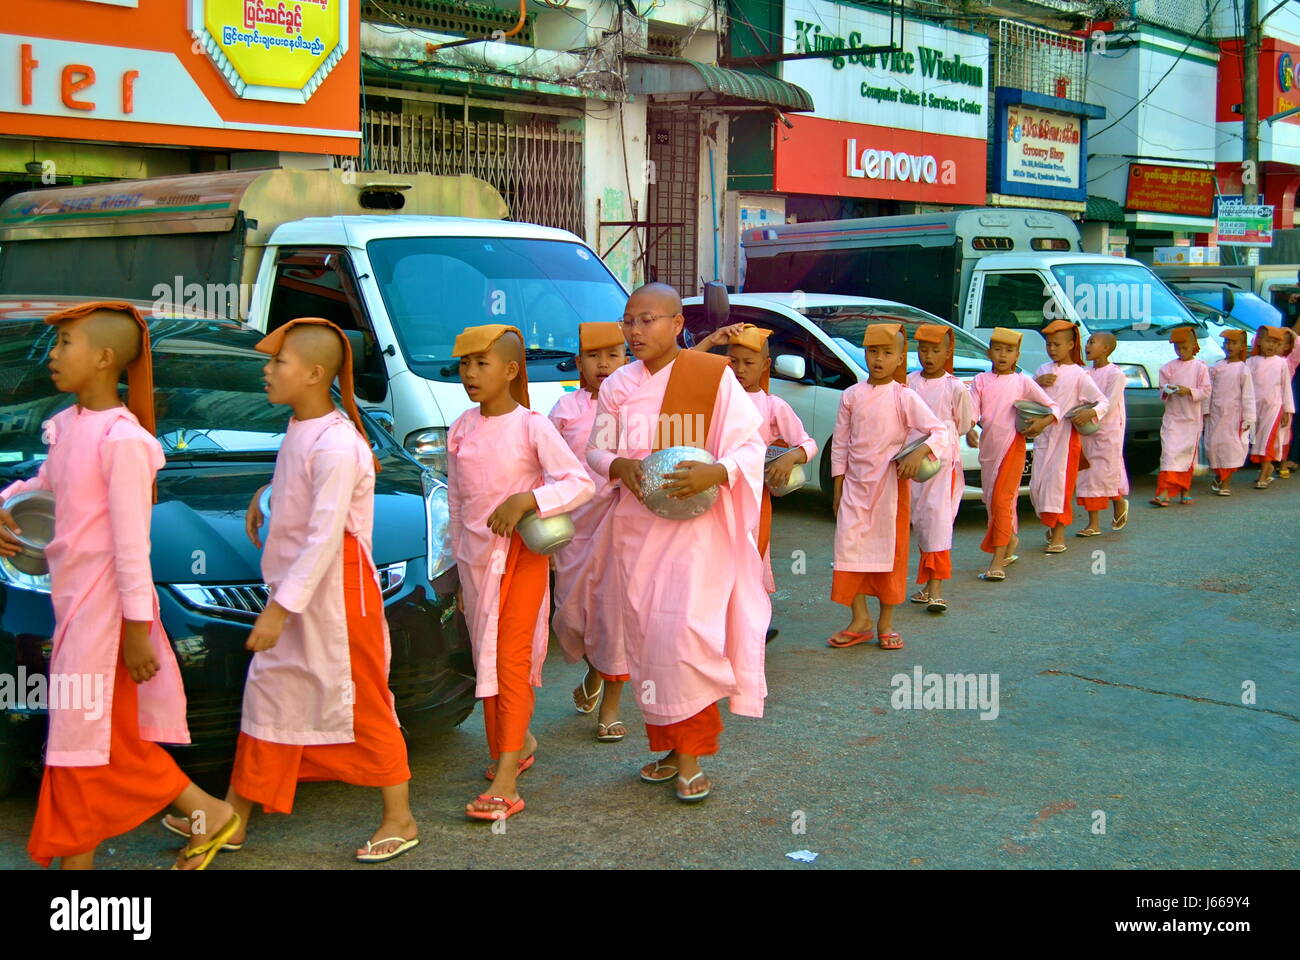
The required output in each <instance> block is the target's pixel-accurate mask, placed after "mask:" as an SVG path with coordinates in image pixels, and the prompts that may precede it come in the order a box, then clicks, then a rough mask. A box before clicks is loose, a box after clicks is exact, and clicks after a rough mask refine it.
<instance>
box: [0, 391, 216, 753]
mask: <svg viewBox="0 0 1300 960" xmlns="http://www.w3.org/2000/svg"><path fill="white" fill-rule="evenodd" d="M45 438H46V440H47V442H48V443H49V444H50V452H49V457H48V459H47V460H46V461H45V462H44V463H43V464H41V468H40V471H39V472H38V473H37V475H36V476H35V477H33V478H32V479H30V480H19V481H16V482H14V483H11V484H9V486H7V487H5V489H4V490H3V491H0V497H3V498H4V499H5V500H8V499H9V498H10V497H12V496H15V495H17V494H19V493H24V492H27V491H29V490H48V491H50V492H51V493H53V495H54V511H55V520H54V539H53V540H51V541H50V543H49V544H48V546H46V548H45V556H46V559H47V560H48V561H49V565H50V599H51V600H52V601H53V604H54V638H53V651H52V653H51V655H50V670H49V675H50V681H51V685H50V690H51V702H50V704H49V707H50V709H49V720H50V731H49V739H48V741H47V745H46V750H45V762H46V763H47V764H49V765H50V766H54V767H97V766H103V765H104V764H106V763H108V762H109V759H110V758H109V743H110V740H111V733H112V727H111V723H112V711H113V693H114V690H113V687H114V679H115V678H116V675H117V663H118V659H119V657H120V656H121V652H120V651H121V636H122V633H121V631H122V621H123V620H124V619H125V620H135V621H148V622H149V623H150V627H149V641H150V644H151V645H152V647H153V652H154V656H155V657H156V658H157V660H158V664H159V667H160V669H159V671H158V673H157V674H155V675H154V676H153V678H152V679H150V680H148V681H146V682H145V683H142V684H141V685H140V695H139V722H140V736H141V737H142V738H143V739H145V740H152V741H155V742H158V743H189V742H190V735H189V729H188V727H187V726H186V722H185V690H184V688H183V687H182V685H181V674H180V668H179V667H178V666H177V665H176V656H175V654H174V653H173V652H172V647H171V643H169V642H168V640H167V635H166V634H165V633H164V632H163V629H162V624H161V622H160V620H159V616H158V595H157V593H156V592H155V590H154V584H153V573H152V571H151V568H150V565H149V522H150V518H151V512H152V502H151V500H152V490H153V482H154V477H155V475H156V474H157V472H158V470H159V469H161V467H162V465H163V463H164V458H163V452H162V447H161V446H159V444H158V441H157V440H156V439H155V438H154V437H153V436H152V435H150V434H149V433H148V432H147V431H145V430H144V429H143V428H142V427H141V426H140V422H139V421H138V420H136V418H135V415H134V414H133V413H131V412H130V411H129V410H127V408H126V407H111V408H109V409H108V410H86V409H84V408H83V407H81V406H79V405H78V406H73V407H69V408H68V409H67V410H63V411H60V412H59V413H58V414H56V415H55V416H53V417H51V418H50V419H49V420H48V421H46V423H45ZM56 684H58V685H59V686H58V687H57V688H56ZM74 685H75V686H76V687H78V688H79V691H80V692H79V693H76V692H73V686H74ZM56 689H59V690H61V691H63V694H62V699H61V700H60V701H59V702H55V694H54V691H55V690H56ZM64 701H67V702H64Z"/></svg>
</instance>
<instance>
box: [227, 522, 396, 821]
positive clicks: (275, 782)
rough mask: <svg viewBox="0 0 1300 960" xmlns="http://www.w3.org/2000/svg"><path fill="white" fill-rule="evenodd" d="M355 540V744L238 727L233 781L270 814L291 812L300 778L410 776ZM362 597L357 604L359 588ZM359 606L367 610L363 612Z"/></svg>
mask: <svg viewBox="0 0 1300 960" xmlns="http://www.w3.org/2000/svg"><path fill="white" fill-rule="evenodd" d="M358 553H359V551H358V549H357V544H356V540H355V538H354V537H353V536H352V534H350V533H344V534H343V599H344V608H345V610H346V612H347V621H348V655H349V659H350V661H351V663H352V684H353V686H354V687H355V689H356V697H355V702H354V703H353V705H352V732H353V736H354V737H355V739H354V741H353V742H352V743H326V744H313V745H310V746H307V745H303V744H300V743H272V742H271V741H269V740H259V739H258V738H257V737H250V736H249V735H248V734H246V733H240V735H239V743H238V744H237V745H236V747H235V769H234V771H233V772H232V773H231V775H230V786H231V787H232V788H233V789H234V791H235V792H236V793H238V794H239V795H240V796H241V797H245V798H247V799H249V800H252V801H253V802H254V803H260V804H261V805H262V809H263V810H264V811H266V812H267V813H292V812H293V800H294V795H295V794H296V793H297V789H298V784H299V783H305V782H317V781H322V780H338V781H341V782H343V783H350V784H353V785H355V786H359V787H395V786H397V785H398V784H399V783H405V782H406V781H408V780H410V779H411V770H410V767H408V766H407V762H406V741H405V740H403V739H402V730H401V728H400V727H399V726H398V723H397V717H396V716H395V715H394V714H393V694H392V692H391V691H390V690H389V689H388V672H387V669H386V665H385V663H384V628H383V616H384V604H383V597H382V596H381V595H380V592H379V585H378V584H377V583H376V582H375V576H374V568H373V567H372V566H370V564H369V563H368V562H367V563H365V564H364V568H363V565H362V563H361V562H359V561H358V559H357V556H358ZM363 589H364V590H365V603H364V604H363V603H362V593H361V591H362V590H363ZM362 609H364V610H365V611H366V612H365V615H364V616H363V615H362V613H361V611H362Z"/></svg>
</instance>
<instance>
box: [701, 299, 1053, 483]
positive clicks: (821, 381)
mask: <svg viewBox="0 0 1300 960" xmlns="http://www.w3.org/2000/svg"><path fill="white" fill-rule="evenodd" d="M730 301H731V322H733V323H752V324H754V325H755V326H758V327H763V328H765V329H768V330H771V331H772V336H771V337H770V338H769V339H768V341H767V342H768V347H769V349H770V351H771V354H772V377H771V380H772V392H773V393H774V394H775V395H776V396H778V397H780V398H781V399H782V400H784V401H785V402H786V403H788V404H790V406H791V407H792V408H793V409H794V412H795V413H796V414H798V415H799V419H801V420H802V421H803V423H804V427H805V428H806V429H807V430H808V432H809V434H810V435H811V436H812V438H813V439H814V440H816V441H817V448H818V449H817V458H816V461H815V462H814V463H813V464H812V465H811V466H812V469H811V470H809V471H808V474H809V478H808V486H809V487H811V488H814V489H820V490H821V491H822V492H823V493H825V494H827V495H829V494H830V491H831V458H830V456H829V450H830V446H831V436H832V434H833V433H834V432H835V414H836V411H838V410H839V405H840V393H842V392H843V391H844V390H846V389H848V388H849V387H851V386H853V384H855V383H857V382H859V381H860V380H866V379H867V376H868V374H867V369H866V356H865V353H864V351H863V348H862V336H863V333H864V332H865V330H866V326H867V324H869V323H901V324H903V326H904V327H906V328H907V331H908V339H909V342H910V343H912V344H915V337H914V334H915V331H916V328H917V327H918V326H919V325H920V324H923V323H937V324H941V325H943V326H945V327H950V328H951V329H952V330H953V332H954V334H955V336H956V349H955V352H954V356H953V372H954V373H955V374H956V376H958V377H959V378H961V380H962V381H963V382H965V383H968V384H969V383H970V382H971V380H973V379H974V378H975V376H976V374H979V373H983V372H984V371H986V370H989V369H990V368H991V366H992V365H991V364H990V363H989V359H988V347H987V345H985V344H983V343H981V342H980V341H979V340H977V339H975V338H974V337H972V336H971V335H970V334H968V333H966V332H965V331H964V330H962V329H960V328H959V327H956V326H954V325H953V324H951V323H948V322H947V321H945V320H941V319H939V318H938V317H936V316H934V314H931V313H927V312H926V311H924V310H918V309H917V308H916V307H909V306H907V305H906V304H902V303H896V302H894V301H893V300H880V299H876V298H873V297H850V296H844V295H840V294H816V293H807V294H805V293H738V294H733V295H732V296H731V298H730ZM682 311H683V313H684V314H685V316H686V330H687V331H688V333H689V334H690V336H691V337H692V338H693V342H695V341H698V340H700V339H701V338H703V337H704V336H706V335H708V334H709V333H710V332H711V330H710V324H711V321H710V320H709V319H708V318H707V317H706V311H705V308H704V298H703V297H689V298H688V299H686V300H685V301H683V306H682ZM907 369H908V370H909V371H912V370H919V369H921V363H920V361H919V360H918V359H917V356H916V352H915V349H914V348H913V349H912V350H909V351H908V354H907ZM1030 447H1031V449H1030V451H1029V455H1028V456H1026V458H1025V473H1024V483H1025V486H1022V487H1021V488H1020V492H1021V493H1028V492H1029V487H1028V485H1027V484H1028V483H1029V471H1030V466H1031V464H1032V462H1033V452H1032V444H1031V445H1030ZM961 463H962V469H963V471H965V474H966V487H965V490H963V492H962V499H963V500H977V499H979V498H980V496H981V492H980V482H979V476H980V465H979V451H978V450H976V449H974V448H973V447H971V446H969V445H968V444H967V443H966V440H965V438H964V437H963V438H962V440H961Z"/></svg>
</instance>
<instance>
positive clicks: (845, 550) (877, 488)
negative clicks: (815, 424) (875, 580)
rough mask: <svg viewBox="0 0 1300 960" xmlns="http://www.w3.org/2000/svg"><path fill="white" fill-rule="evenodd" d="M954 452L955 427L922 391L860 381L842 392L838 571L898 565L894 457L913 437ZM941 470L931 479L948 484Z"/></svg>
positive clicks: (837, 446) (834, 450)
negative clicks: (936, 411)
mask: <svg viewBox="0 0 1300 960" xmlns="http://www.w3.org/2000/svg"><path fill="white" fill-rule="evenodd" d="M926 433H928V434H929V435H930V439H929V440H927V441H926V443H928V444H931V447H930V449H931V450H933V451H938V452H939V455H940V458H941V459H942V456H943V452H944V451H949V452H950V451H951V446H952V441H951V440H950V439H949V428H948V427H947V426H946V425H945V424H944V422H943V421H942V420H940V419H939V418H938V417H937V416H935V414H934V412H933V411H931V409H930V408H929V407H928V406H926V404H925V401H924V400H922V399H921V397H920V395H919V394H918V393H917V392H916V391H915V390H911V389H909V388H907V387H905V386H903V385H902V384H901V383H893V382H890V383H886V384H882V385H880V386H875V385H873V384H871V383H867V382H866V381H862V382H860V383H855V384H854V385H853V386H851V387H849V388H848V389H847V390H845V391H844V393H843V394H841V395H840V408H839V412H838V413H837V414H836V416H835V433H834V435H833V437H832V440H831V476H832V477H838V476H843V477H844V483H843V487H842V489H841V492H840V512H839V515H838V516H837V517H836V518H835V569H836V570H842V571H847V572H851V573H853V572H857V573H882V572H887V571H890V570H893V569H894V545H895V534H896V527H897V523H896V521H897V517H898V472H897V467H896V465H895V464H894V463H893V462H892V460H893V457H894V456H895V455H896V454H897V453H898V451H900V450H902V449H903V447H904V446H906V445H907V441H908V438H909V437H912V436H917V435H919V434H926ZM945 475H946V474H944V473H941V474H940V475H939V476H938V477H935V478H934V479H932V480H931V481H930V483H938V482H942V478H943V477H944V476H945Z"/></svg>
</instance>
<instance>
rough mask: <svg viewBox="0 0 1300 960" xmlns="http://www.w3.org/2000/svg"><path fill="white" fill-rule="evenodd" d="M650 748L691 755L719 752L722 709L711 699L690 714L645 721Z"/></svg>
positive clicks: (656, 750)
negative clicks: (659, 721) (670, 720)
mask: <svg viewBox="0 0 1300 960" xmlns="http://www.w3.org/2000/svg"><path fill="white" fill-rule="evenodd" d="M645 732H646V737H647V738H649V740H650V749H651V750H652V751H654V752H655V753H658V752H659V751H660V750H676V751H677V752H678V753H685V754H687V755H689V756H692V757H708V756H712V755H713V754H715V753H717V752H718V734H720V733H722V711H721V710H719V709H718V705H717V704H716V703H711V704H709V705H708V706H707V707H705V708H704V709H703V710H701V711H700V712H699V713H697V714H696V715H695V716H693V717H687V718H686V719H685V720H678V721H677V722H676V723H665V724H653V723H647V724H646V725H645Z"/></svg>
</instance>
